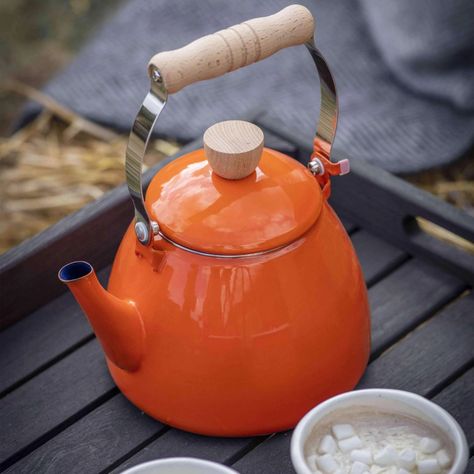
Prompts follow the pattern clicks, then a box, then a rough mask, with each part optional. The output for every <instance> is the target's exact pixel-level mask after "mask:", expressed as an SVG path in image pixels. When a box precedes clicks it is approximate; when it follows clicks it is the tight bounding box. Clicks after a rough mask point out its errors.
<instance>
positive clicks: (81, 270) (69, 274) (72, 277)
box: [58, 261, 94, 283]
mask: <svg viewBox="0 0 474 474" xmlns="http://www.w3.org/2000/svg"><path fill="white" fill-rule="evenodd" d="M93 271H94V269H93V268H92V265H91V264H90V263H87V262H83V261H78V262H71V263H68V264H67V265H64V267H62V268H61V270H59V272H58V278H59V279H60V280H61V281H62V282H63V283H70V282H72V281H76V280H80V279H81V278H84V277H86V276H88V275H90V274H91V273H92V272H93Z"/></svg>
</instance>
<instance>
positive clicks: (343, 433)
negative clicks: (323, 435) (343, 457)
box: [332, 425, 355, 439]
mask: <svg viewBox="0 0 474 474" xmlns="http://www.w3.org/2000/svg"><path fill="white" fill-rule="evenodd" d="M332 432H333V433H334V436H335V437H336V438H337V439H346V438H350V437H351V436H354V435H355V431H354V428H352V425H334V426H333V427H332Z"/></svg>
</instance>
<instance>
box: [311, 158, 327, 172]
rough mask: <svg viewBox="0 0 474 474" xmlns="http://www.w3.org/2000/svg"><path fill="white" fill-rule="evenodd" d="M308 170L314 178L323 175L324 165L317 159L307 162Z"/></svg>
mask: <svg viewBox="0 0 474 474" xmlns="http://www.w3.org/2000/svg"><path fill="white" fill-rule="evenodd" d="M308 169H309V171H311V173H312V174H313V175H314V176H316V175H321V174H324V165H323V164H322V163H321V161H320V160H318V159H317V158H313V159H312V160H311V161H309V162H308Z"/></svg>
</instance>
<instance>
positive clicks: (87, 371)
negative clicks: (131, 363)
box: [0, 339, 117, 469]
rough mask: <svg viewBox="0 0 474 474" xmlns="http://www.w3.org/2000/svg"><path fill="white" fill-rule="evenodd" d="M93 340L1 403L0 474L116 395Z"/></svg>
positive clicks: (99, 351)
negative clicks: (26, 453)
mask: <svg viewBox="0 0 474 474" xmlns="http://www.w3.org/2000/svg"><path fill="white" fill-rule="evenodd" d="M116 391H117V389H116V388H115V385H114V383H113V382H112V379H111V378H110V376H109V374H108V372H107V368H106V365H105V361H104V358H103V355H102V350H101V349H100V347H99V344H98V343H97V341H96V340H95V339H94V340H93V341H91V342H89V343H87V344H86V345H84V346H83V347H81V348H80V349H78V350H77V351H75V352H74V353H72V354H71V355H69V356H68V357H66V358H64V359H63V360H61V361H60V362H58V363H57V364H55V365H54V366H52V367H50V368H49V369H47V370H45V371H44V372H42V373H41V374H39V375H38V376H36V377H34V378H33V379H32V380H30V381H28V382H27V383H25V384H24V385H22V386H21V387H19V388H18V389H16V390H15V391H13V392H11V393H9V394H8V395H6V396H5V397H4V398H2V399H1V400H0V426H1V429H0V469H1V468H2V467H4V466H5V465H8V464H9V463H10V462H11V460H12V459H15V457H16V456H17V455H18V454H19V453H22V452H25V450H29V449H30V448H31V447H34V446H36V445H38V444H41V443H42V442H43V441H44V440H45V439H47V438H48V436H50V433H52V432H54V430H57V429H58V428H59V427H60V426H61V425H64V424H65V423H66V424H67V423H68V420H69V419H72V418H74V417H76V416H80V415H81V413H85V412H87V410H88V409H89V407H90V406H92V405H93V404H94V403H96V402H100V400H101V399H103V398H104V397H106V396H107V395H109V394H111V393H112V392H116Z"/></svg>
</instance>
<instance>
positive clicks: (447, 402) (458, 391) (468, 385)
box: [433, 369, 474, 450]
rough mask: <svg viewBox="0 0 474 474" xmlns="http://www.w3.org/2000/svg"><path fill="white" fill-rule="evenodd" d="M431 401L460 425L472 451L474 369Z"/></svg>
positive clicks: (473, 435) (473, 441) (473, 444)
mask: <svg viewBox="0 0 474 474" xmlns="http://www.w3.org/2000/svg"><path fill="white" fill-rule="evenodd" d="M433 401H434V402H436V403H437V404H438V405H441V406H442V407H443V408H445V409H446V410H448V411H449V413H451V415H453V416H454V418H456V420H457V421H458V422H459V424H460V425H461V427H462V429H463V430H464V433H465V434H466V438H467V442H468V444H469V447H470V449H471V450H473V449H474V369H470V370H468V371H467V372H466V373H465V374H463V375H462V376H461V377H459V378H458V379H457V380H455V381H454V382H453V383H452V384H451V385H448V386H447V387H446V388H445V389H444V390H443V391H442V392H441V393H439V394H438V395H436V397H434V398H433Z"/></svg>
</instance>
